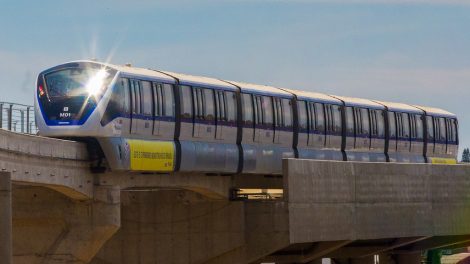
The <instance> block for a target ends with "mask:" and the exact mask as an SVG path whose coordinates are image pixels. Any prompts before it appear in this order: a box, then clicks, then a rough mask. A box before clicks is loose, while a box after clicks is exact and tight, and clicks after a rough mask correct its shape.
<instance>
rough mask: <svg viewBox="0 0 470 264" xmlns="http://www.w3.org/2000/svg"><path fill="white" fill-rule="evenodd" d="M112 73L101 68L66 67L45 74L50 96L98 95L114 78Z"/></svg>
mask: <svg viewBox="0 0 470 264" xmlns="http://www.w3.org/2000/svg"><path fill="white" fill-rule="evenodd" d="M112 77H113V76H112V75H111V74H110V73H109V72H108V71H106V70H105V69H100V68H91V67H85V68H66V69H62V70H58V71H54V72H51V73H48V74H46V75H45V76H44V79H45V81H46V90H47V95H48V97H49V98H54V97H77V96H90V95H94V96H97V95H99V94H101V93H102V92H103V90H104V89H105V88H106V85H107V84H109V83H110V82H111V80H112Z"/></svg>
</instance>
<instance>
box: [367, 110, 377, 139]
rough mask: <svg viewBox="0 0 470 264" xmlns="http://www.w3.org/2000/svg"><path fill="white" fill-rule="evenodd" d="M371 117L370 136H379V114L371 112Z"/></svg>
mask: <svg viewBox="0 0 470 264" xmlns="http://www.w3.org/2000/svg"><path fill="white" fill-rule="evenodd" d="M369 115H370V134H371V135H372V136H374V137H376V136H377V134H378V133H377V114H376V112H375V110H369Z"/></svg>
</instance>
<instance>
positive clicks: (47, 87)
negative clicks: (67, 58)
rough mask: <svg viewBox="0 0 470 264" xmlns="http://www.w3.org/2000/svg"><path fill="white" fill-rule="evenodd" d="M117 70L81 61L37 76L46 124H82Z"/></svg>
mask: <svg viewBox="0 0 470 264" xmlns="http://www.w3.org/2000/svg"><path fill="white" fill-rule="evenodd" d="M116 73H117V72H116V70H114V69H112V68H106V67H105V66H103V65H102V64H97V63H89V62H80V63H68V64H64V65H59V66H57V67H54V68H52V69H49V70H47V71H45V72H43V73H41V74H40V75H39V77H38V87H37V96H38V102H39V105H40V107H41V111H42V114H43V116H44V119H45V121H46V123H47V124H48V125H81V124H83V123H84V122H85V121H86V120H87V118H88V117H89V116H90V115H91V113H92V112H93V110H94V109H95V108H96V106H97V104H98V102H99V101H100V99H101V97H102V96H103V94H104V92H105V91H106V88H107V87H108V86H109V85H110V83H111V82H112V80H113V77H114V76H115V75H116Z"/></svg>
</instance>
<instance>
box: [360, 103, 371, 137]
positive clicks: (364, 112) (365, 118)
mask: <svg viewBox="0 0 470 264" xmlns="http://www.w3.org/2000/svg"><path fill="white" fill-rule="evenodd" d="M361 117H362V134H363V135H367V136H369V131H370V130H369V109H366V108H361Z"/></svg>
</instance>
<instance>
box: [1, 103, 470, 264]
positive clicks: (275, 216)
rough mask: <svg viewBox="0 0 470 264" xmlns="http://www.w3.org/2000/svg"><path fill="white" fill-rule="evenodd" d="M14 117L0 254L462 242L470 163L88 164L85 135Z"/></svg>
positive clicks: (65, 257) (317, 254) (382, 251)
mask: <svg viewBox="0 0 470 264" xmlns="http://www.w3.org/2000/svg"><path fill="white" fill-rule="evenodd" d="M7 109H8V107H7ZM2 111H3V110H2ZM12 116H13V115H12ZM26 123H27V124H29V123H28V122H26ZM26 123H25V124H26ZM11 124H13V122H12V123H11ZM2 126H3V125H2ZM14 127H15V126H14V125H11V126H8V125H7V127H6V128H11V130H12V131H7V130H5V129H1V130H0V170H1V173H0V259H2V263H94V264H102V263H118V264H119V263H123V264H124V263H319V262H318V261H320V260H321V259H322V258H331V259H332V260H333V261H334V262H335V263H374V258H377V256H379V259H380V263H419V261H420V258H421V253H422V252H423V251H424V250H429V249H439V248H446V249H452V248H458V247H464V246H468V245H469V244H470V225H469V224H468V223H470V203H469V202H470V166H465V165H431V164H400V163H361V162H336V161H318V160H296V159H286V160H284V161H283V175H282V176H276V177H273V176H269V175H231V176H214V175H205V174H202V173H171V174H142V173H126V172H120V173H116V172H113V171H105V172H103V173H92V171H91V169H90V166H91V162H90V161H89V157H88V152H87V146H86V145H85V144H84V143H80V142H74V141H67V140H60V139H53V138H44V137H38V136H34V135H29V134H27V133H30V134H34V133H35V132H34V129H27V130H26V129H25V130H22V131H23V132H25V133H24V134H22V133H15V132H13V130H14V129H13V128H14ZM28 127H29V125H28ZM4 128H5V127H4ZM20 132H21V130H20ZM243 189H250V190H253V189H260V190H265V191H266V193H267V195H253V194H252V193H251V192H246V193H243ZM269 190H277V192H275V195H273V194H272V193H271V194H270V193H269ZM279 190H281V191H282V195H279ZM234 194H241V195H240V196H238V195H235V196H236V197H234ZM250 197H257V198H259V197H267V198H273V197H275V198H277V199H249V198H250ZM233 198H239V199H233Z"/></svg>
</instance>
